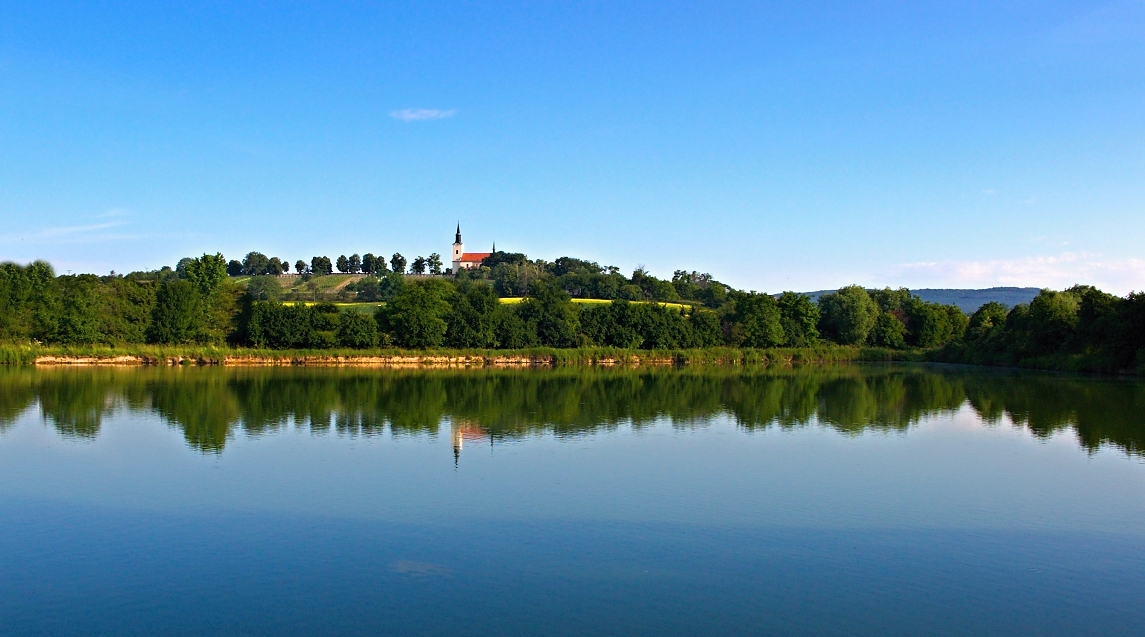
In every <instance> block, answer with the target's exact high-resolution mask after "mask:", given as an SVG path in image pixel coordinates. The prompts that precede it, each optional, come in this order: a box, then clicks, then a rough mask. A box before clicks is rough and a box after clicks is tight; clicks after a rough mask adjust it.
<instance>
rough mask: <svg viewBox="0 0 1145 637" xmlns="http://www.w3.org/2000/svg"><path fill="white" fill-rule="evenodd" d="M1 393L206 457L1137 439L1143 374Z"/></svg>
mask: <svg viewBox="0 0 1145 637" xmlns="http://www.w3.org/2000/svg"><path fill="white" fill-rule="evenodd" d="M0 390H2V391H0V432H2V431H3V430H4V428H6V427H9V426H10V425H11V423H12V422H14V421H15V419H16V418H18V417H19V415H20V414H22V413H25V412H26V411H27V410H28V409H29V408H30V407H31V406H32V405H33V404H38V405H39V406H40V411H41V413H42V414H43V418H44V419H45V421H46V422H48V423H49V424H51V426H53V427H54V428H55V429H56V430H57V431H58V432H59V433H60V435H63V436H68V437H74V438H81V439H90V438H94V437H95V436H96V435H98V433H99V430H100V426H101V423H102V421H103V419H104V418H106V417H107V416H108V415H109V414H111V413H113V412H114V411H115V410H117V409H123V410H133V411H138V412H143V413H150V414H154V415H158V416H159V417H160V418H162V419H163V420H164V421H165V422H167V423H168V424H169V425H170V426H172V427H174V428H175V429H177V430H178V431H180V432H181V433H182V435H183V437H184V439H185V440H186V441H187V444H188V445H190V446H191V447H193V448H195V449H197V450H200V451H203V452H208V453H219V452H221V451H222V450H223V449H224V448H225V446H226V444H227V442H228V441H229V440H231V439H232V438H233V437H234V436H235V435H236V434H238V433H242V434H244V435H248V436H258V435H264V434H268V433H272V432H275V431H277V430H280V429H282V428H284V427H288V426H290V425H294V426H296V427H306V428H309V430H310V431H311V432H312V433H326V432H332V433H333V434H335V435H348V436H375V435H380V434H383V433H385V432H386V431H388V432H389V433H390V434H391V435H422V434H430V435H437V434H438V433H439V432H440V430H441V427H442V426H445V427H447V428H449V427H451V425H450V424H448V423H465V425H464V427H465V431H466V432H468V433H467V435H472V436H475V435H478V434H480V435H488V436H490V437H491V439H493V440H496V439H501V438H505V437H517V436H525V435H529V434H533V433H538V432H546V433H551V434H555V435H557V436H573V435H580V434H584V433H589V432H593V431H600V430H608V429H614V428H617V427H620V426H622V425H628V426H632V427H635V428H640V427H645V426H648V425H649V424H651V423H655V422H658V421H666V422H670V423H672V424H673V425H675V426H681V427H685V426H694V425H697V424H699V425H702V424H704V423H707V422H709V421H711V420H712V419H713V418H719V417H727V418H729V419H731V420H733V421H734V422H735V423H737V424H738V425H739V426H741V427H744V428H746V429H752V430H762V429H767V428H770V427H778V428H785V429H789V428H794V427H803V426H808V425H813V424H814V425H820V426H825V427H830V428H832V429H834V430H836V431H839V432H841V433H844V434H847V435H857V434H859V433H862V432H865V431H869V430H879V431H902V430H906V429H908V428H909V427H911V426H914V425H915V424H917V423H919V422H920V421H922V420H923V419H926V418H931V417H935V416H941V415H943V414H949V413H952V412H954V411H956V410H958V409H962V408H964V407H968V408H970V409H972V410H973V411H974V412H976V413H977V415H978V416H979V417H980V418H981V419H982V420H983V421H985V422H987V423H999V422H1002V421H1003V419H1005V420H1008V421H1009V422H1011V423H1013V424H1014V425H1015V426H1019V427H1023V428H1026V429H1028V430H1029V431H1030V432H1032V433H1033V434H1034V435H1036V436H1039V437H1046V436H1050V435H1053V434H1055V433H1057V432H1060V431H1064V430H1070V429H1072V430H1073V431H1074V432H1075V433H1076V435H1077V438H1078V441H1079V443H1080V444H1081V445H1083V446H1084V447H1085V448H1086V449H1088V450H1091V451H1092V450H1096V449H1098V448H1100V447H1101V446H1102V445H1107V444H1108V445H1114V446H1116V447H1118V448H1120V449H1123V450H1124V451H1126V452H1127V453H1130V454H1140V453H1142V449H1143V448H1145V446H1143V442H1145V383H1141V382H1139V381H1118V380H1111V379H1098V378H1083V377H1068V376H1055V375H1046V374H1033V373H1018V372H1000V371H996V370H978V369H967V368H951V367H937V366H931V367H927V366H902V365H899V366H889V365H888V366H879V365H844V366H826V367H819V366H805V367H796V368H760V369H748V370H744V369H723V368H696V369H690V368H685V369H602V368H581V367H570V368H558V369H554V370H477V371H474V370H452V371H451V370H371V369H353V368H349V369H320V368H319V369H316V368H270V369H263V368H237V369H233V368H189V369H184V368H146V369H128V370H107V369H9V370H3V371H0ZM443 423H447V424H445V425H443ZM452 427H453V428H452V429H450V431H451V432H452V435H454V436H456V435H457V432H456V431H454V429H456V425H453V426H452Z"/></svg>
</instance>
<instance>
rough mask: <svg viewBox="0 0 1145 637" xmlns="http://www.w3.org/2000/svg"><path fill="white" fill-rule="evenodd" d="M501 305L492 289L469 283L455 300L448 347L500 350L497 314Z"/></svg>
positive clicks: (449, 320)
mask: <svg viewBox="0 0 1145 637" xmlns="http://www.w3.org/2000/svg"><path fill="white" fill-rule="evenodd" d="M499 305H500V302H499V301H498V300H497V295H496V293H494V292H493V288H492V286H490V285H488V284H487V283H484V282H469V281H466V282H464V283H463V284H462V286H461V287H460V289H459V290H458V294H457V295H456V296H455V297H453V311H452V312H450V314H449V318H448V319H447V320H446V323H447V324H448V327H447V329H446V332H445V344H446V345H447V346H448V347H462V348H470V347H482V348H486V347H496V345H497V339H496V336H495V334H494V330H493V315H494V313H495V312H496V311H497V307H498V306H499Z"/></svg>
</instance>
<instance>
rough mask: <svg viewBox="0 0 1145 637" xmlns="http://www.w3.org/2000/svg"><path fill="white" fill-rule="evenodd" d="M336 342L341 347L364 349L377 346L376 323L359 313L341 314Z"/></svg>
mask: <svg viewBox="0 0 1145 637" xmlns="http://www.w3.org/2000/svg"><path fill="white" fill-rule="evenodd" d="M338 342H339V344H341V345H342V347H353V348H356V349H365V348H368V347H375V346H376V345H377V344H378V323H377V321H375V320H374V319H373V318H372V317H370V316H367V315H365V314H362V313H361V312H355V311H349V312H344V313H342V317H341V320H340V321H339V325H338Z"/></svg>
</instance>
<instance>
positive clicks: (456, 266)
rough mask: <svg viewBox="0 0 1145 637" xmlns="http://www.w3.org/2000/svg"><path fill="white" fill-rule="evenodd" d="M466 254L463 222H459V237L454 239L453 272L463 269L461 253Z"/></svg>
mask: <svg viewBox="0 0 1145 637" xmlns="http://www.w3.org/2000/svg"><path fill="white" fill-rule="evenodd" d="M463 254H465V244H464V243H462V242H461V224H460V223H458V224H457V238H456V239H454V240H453V273H454V274H457V273H458V272H460V271H461V255H463Z"/></svg>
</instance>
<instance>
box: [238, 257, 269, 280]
mask: <svg viewBox="0 0 1145 637" xmlns="http://www.w3.org/2000/svg"><path fill="white" fill-rule="evenodd" d="M268 265H270V259H269V258H268V257H267V256H266V255H265V254H263V253H261V252H248V253H247V255H246V256H245V257H243V274H245V275H247V276H258V275H260V274H266V268H267V266H268Z"/></svg>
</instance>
